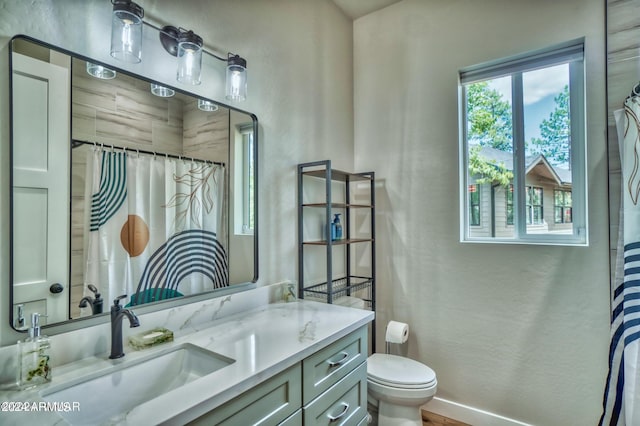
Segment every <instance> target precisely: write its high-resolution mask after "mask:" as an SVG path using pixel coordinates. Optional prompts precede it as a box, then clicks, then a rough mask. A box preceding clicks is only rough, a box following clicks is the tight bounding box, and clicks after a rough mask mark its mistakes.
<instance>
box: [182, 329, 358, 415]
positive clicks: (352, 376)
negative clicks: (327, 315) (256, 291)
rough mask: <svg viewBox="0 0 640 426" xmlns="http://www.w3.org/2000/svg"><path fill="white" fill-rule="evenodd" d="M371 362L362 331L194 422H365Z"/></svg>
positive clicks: (340, 340)
mask: <svg viewBox="0 0 640 426" xmlns="http://www.w3.org/2000/svg"><path fill="white" fill-rule="evenodd" d="M366 360H367V327H361V328H360V329H358V330H356V331H354V332H352V333H350V334H348V335H347V336H345V337H343V338H341V339H339V340H337V341H336V342H334V343H332V344H330V345H328V346H326V347H324V348H322V349H320V350H319V351H317V352H316V353H314V354H313V355H310V356H309V357H307V358H305V359H304V360H302V362H298V363H297V364H295V365H293V366H291V367H289V368H288V369H286V370H285V371H283V372H281V373H279V374H277V375H275V376H274V377H271V378H270V379H267V380H266V381H264V382H262V383H260V384H259V385H257V386H255V387H254V388H253V389H251V390H249V391H247V392H245V393H243V394H242V395H240V396H238V397H236V398H234V399H232V400H231V401H229V402H227V403H225V404H223V405H222V406H220V407H218V408H216V409H214V410H212V411H210V412H209V413H207V414H205V415H203V416H201V417H199V418H198V419H196V420H194V421H192V422H191V423H189V424H190V425H207V426H211V425H227V426H230V425H255V424H260V425H261V426H267V425H281V426H282V425H284V426H303V425H304V426H319V425H341V426H351V425H353V426H357V425H360V424H366V418H367V363H366Z"/></svg>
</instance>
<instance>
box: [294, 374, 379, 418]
mask: <svg viewBox="0 0 640 426" xmlns="http://www.w3.org/2000/svg"><path fill="white" fill-rule="evenodd" d="M303 411H304V413H303V415H304V424H305V425H314V426H323V425H327V426H328V425H336V426H338V425H339V426H351V425H353V426H357V425H359V424H360V423H361V422H362V420H363V419H364V418H365V417H366V416H367V363H366V362H364V363H362V364H360V366H359V367H358V368H356V369H355V370H353V371H352V372H351V373H349V374H348V375H347V376H346V377H345V378H343V379H342V380H340V381H339V382H338V383H336V384H335V385H333V386H332V387H331V388H330V389H329V390H327V391H326V392H325V393H323V394H322V395H320V396H319V397H318V398H316V399H315V400H314V401H313V402H311V404H309V405H307V406H305V407H304V410H303Z"/></svg>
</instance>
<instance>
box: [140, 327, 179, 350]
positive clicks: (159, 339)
mask: <svg viewBox="0 0 640 426" xmlns="http://www.w3.org/2000/svg"><path fill="white" fill-rule="evenodd" d="M166 342H173V331H171V330H167V329H166V328H162V327H158V328H154V329H152V330H147V331H145V332H144V333H140V334H136V335H135V336H131V337H129V344H130V345H131V347H132V348H133V349H137V350H140V349H146V348H150V347H152V346H156V345H159V344H161V343H166Z"/></svg>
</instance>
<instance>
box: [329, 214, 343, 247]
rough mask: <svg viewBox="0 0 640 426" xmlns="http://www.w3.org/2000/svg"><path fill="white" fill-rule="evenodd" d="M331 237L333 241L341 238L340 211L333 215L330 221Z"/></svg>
mask: <svg viewBox="0 0 640 426" xmlns="http://www.w3.org/2000/svg"><path fill="white" fill-rule="evenodd" d="M331 239H332V240H333V241H336V240H341V239H342V224H341V223H340V213H335V214H334V215H333V222H332V223H331Z"/></svg>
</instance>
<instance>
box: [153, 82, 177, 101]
mask: <svg viewBox="0 0 640 426" xmlns="http://www.w3.org/2000/svg"><path fill="white" fill-rule="evenodd" d="M151 93H152V94H154V95H156V96H159V97H161V98H170V97H172V96H173V95H175V94H176V91H175V90H173V89H172V88H170V87H165V86H161V85H159V84H156V83H151Z"/></svg>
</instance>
